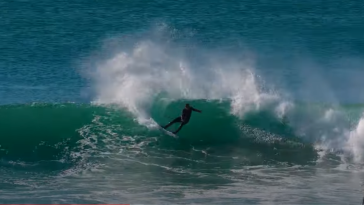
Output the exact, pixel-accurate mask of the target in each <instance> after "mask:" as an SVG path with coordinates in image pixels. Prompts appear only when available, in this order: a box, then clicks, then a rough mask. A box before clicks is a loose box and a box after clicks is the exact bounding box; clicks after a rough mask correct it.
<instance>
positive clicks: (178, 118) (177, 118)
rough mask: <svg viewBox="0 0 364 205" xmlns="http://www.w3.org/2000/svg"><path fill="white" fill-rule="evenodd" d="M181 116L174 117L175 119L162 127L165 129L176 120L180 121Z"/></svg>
mask: <svg viewBox="0 0 364 205" xmlns="http://www.w3.org/2000/svg"><path fill="white" fill-rule="evenodd" d="M181 121H182V120H181V117H176V119H174V120H173V121H172V122H170V123H168V124H167V125H165V126H163V128H164V129H167V128H168V127H169V126H171V125H172V124H174V123H176V122H181Z"/></svg>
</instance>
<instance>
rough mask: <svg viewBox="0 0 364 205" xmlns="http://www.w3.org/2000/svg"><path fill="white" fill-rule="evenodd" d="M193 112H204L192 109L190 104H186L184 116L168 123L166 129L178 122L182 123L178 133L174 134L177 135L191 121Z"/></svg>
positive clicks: (183, 111)
mask: <svg viewBox="0 0 364 205" xmlns="http://www.w3.org/2000/svg"><path fill="white" fill-rule="evenodd" d="M192 111H195V112H200V113H201V112H202V111H201V110H198V109H195V108H193V107H191V106H190V105H189V104H188V103H187V104H186V107H185V108H184V109H183V110H182V116H179V117H177V118H176V119H174V120H173V121H172V122H170V123H168V124H167V125H165V126H163V128H164V129H167V128H168V127H169V126H171V125H172V124H174V123H176V122H180V123H181V125H180V126H179V127H178V129H177V130H176V131H174V132H173V134H176V133H177V132H179V131H180V130H181V128H182V127H183V126H184V125H186V124H187V123H188V121H190V117H191V114H192Z"/></svg>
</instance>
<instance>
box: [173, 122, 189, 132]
mask: <svg viewBox="0 0 364 205" xmlns="http://www.w3.org/2000/svg"><path fill="white" fill-rule="evenodd" d="M185 124H187V122H182V123H181V125H180V126H179V127H178V129H177V130H176V131H174V132H173V134H177V132H179V131H180V130H181V129H182V127H183V125H185Z"/></svg>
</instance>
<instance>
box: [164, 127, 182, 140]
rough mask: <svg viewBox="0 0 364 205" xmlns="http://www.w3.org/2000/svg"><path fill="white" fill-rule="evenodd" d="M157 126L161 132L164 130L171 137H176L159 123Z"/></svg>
mask: <svg viewBox="0 0 364 205" xmlns="http://www.w3.org/2000/svg"><path fill="white" fill-rule="evenodd" d="M159 128H160V129H161V130H162V131H163V132H165V133H166V134H167V135H169V136H171V137H174V138H176V139H177V138H178V136H177V135H176V134H173V133H172V132H170V131H168V130H166V129H164V128H163V127H162V126H160V125H159Z"/></svg>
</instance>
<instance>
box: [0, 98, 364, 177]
mask: <svg viewBox="0 0 364 205" xmlns="http://www.w3.org/2000/svg"><path fill="white" fill-rule="evenodd" d="M189 103H190V104H191V105H192V106H193V107H195V108H197V109H200V110H202V113H193V114H192V117H191V120H190V122H189V123H188V124H187V125H186V126H185V127H184V128H183V129H182V130H181V131H180V132H179V133H178V135H179V137H180V138H179V139H177V140H176V139H174V138H172V137H169V136H168V135H165V134H164V132H162V131H160V130H159V129H157V128H148V127H146V126H143V125H141V124H139V123H138V122H137V121H136V120H135V119H134V118H135V116H133V115H132V114H131V113H129V112H127V111H125V110H124V109H122V108H115V107H102V106H92V105H79V104H34V105H12V106H1V107H0V113H1V115H0V130H1V133H0V135H1V138H0V145H1V147H0V149H1V150H0V157H1V159H2V160H1V161H2V165H3V166H11V164H12V163H14V162H24V163H30V164H32V163H33V164H37V166H40V167H41V168H42V169H44V168H47V169H51V170H53V169H55V170H58V169H63V168H67V167H72V166H76V165H77V166H78V165H79V164H80V163H81V164H82V163H86V162H89V161H95V160H100V159H103V157H102V156H103V153H124V154H125V156H128V157H135V158H138V157H140V156H144V157H145V156H147V157H148V156H149V157H151V156H154V155H158V153H159V154H160V153H164V152H165V151H166V150H168V152H171V154H173V155H181V156H182V155H184V154H183V153H185V152H191V151H193V152H196V150H197V152H198V153H200V152H201V153H205V154H210V155H216V156H223V157H236V158H241V159H244V160H243V161H242V162H241V163H243V164H249V165H261V164H271V163H273V164H277V163H292V164H309V163H313V162H314V161H315V160H317V157H318V154H317V150H315V148H314V146H313V144H314V143H316V142H317V140H318V139H317V138H315V137H314V135H315V133H314V131H316V132H319V130H320V129H319V128H320V126H321V125H323V124H319V122H318V121H315V120H314V119H315V118H316V117H317V116H319V115H321V114H324V113H325V110H327V108H326V107H325V106H323V105H319V106H316V105H315V106H314V105H299V104H298V105H297V106H296V107H295V108H294V109H293V111H291V112H289V113H288V114H287V115H285V116H284V117H283V118H279V117H276V114H275V113H274V112H273V111H272V110H271V109H262V110H259V111H251V112H248V113H246V114H245V115H244V116H243V117H237V116H235V115H233V114H231V112H230V103H229V102H227V101H223V102H220V101H205V100H195V101H190V102H189ZM184 104H185V101H176V102H172V103H167V104H163V103H155V104H154V105H153V106H152V108H151V111H150V116H151V118H152V119H153V120H154V121H155V122H157V123H159V124H166V123H168V122H169V120H172V119H174V118H175V117H177V116H179V115H180V113H181V110H182V108H183V107H184ZM340 109H341V110H344V111H345V112H346V113H347V116H349V118H350V119H351V120H347V121H345V122H346V124H345V123H344V124H345V126H355V123H351V122H353V121H357V120H358V119H360V115H359V114H358V113H360V112H361V111H362V110H363V106H361V105H356V106H341V107H340ZM316 119H317V120H319V119H318V118H316ZM341 124H342V123H341ZM302 125H306V127H305V129H303V127H304V126H303V127H302ZM319 125H320V126H319ZM177 126H178V125H174V126H171V128H170V129H171V130H173V129H176V128H177ZM299 126H301V127H299ZM307 127H309V128H307ZM321 128H322V126H321ZM302 130H309V131H307V132H306V133H303V134H302ZM311 134H312V135H311ZM317 136H320V134H318V135H317ZM193 157H197V158H199V157H201V158H203V157H206V156H205V155H200V154H198V155H196V156H193Z"/></svg>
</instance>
